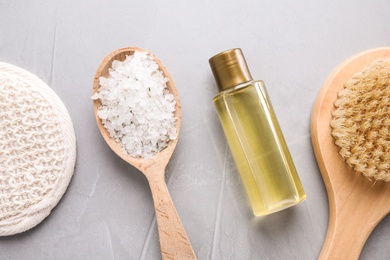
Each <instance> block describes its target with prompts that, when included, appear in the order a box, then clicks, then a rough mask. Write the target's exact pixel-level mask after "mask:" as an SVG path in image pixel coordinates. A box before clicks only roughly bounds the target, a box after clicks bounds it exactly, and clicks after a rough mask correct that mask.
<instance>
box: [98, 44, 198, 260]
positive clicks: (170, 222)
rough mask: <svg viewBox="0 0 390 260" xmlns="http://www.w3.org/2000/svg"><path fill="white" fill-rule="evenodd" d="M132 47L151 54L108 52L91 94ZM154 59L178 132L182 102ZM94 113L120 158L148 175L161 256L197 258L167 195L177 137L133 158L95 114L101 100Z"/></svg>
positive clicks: (159, 64) (111, 146)
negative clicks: (171, 101)
mask: <svg viewBox="0 0 390 260" xmlns="http://www.w3.org/2000/svg"><path fill="white" fill-rule="evenodd" d="M135 51H140V52H147V53H148V55H151V56H153V55H152V54H151V53H150V52H149V51H147V50H144V49H142V48H139V47H128V48H122V49H119V50H116V51H114V52H112V53H110V54H109V55H107V56H106V57H105V58H104V59H103V61H102V62H101V64H100V66H99V68H98V70H97V72H96V75H95V78H94V83H93V90H92V92H93V94H95V93H96V92H98V91H99V88H100V84H99V77H102V76H103V77H107V76H108V72H109V69H110V68H111V65H112V62H113V61H114V60H119V61H124V60H125V59H126V56H128V55H132V54H134V52H135ZM153 58H154V60H155V62H156V63H157V64H158V66H159V70H161V71H162V72H163V74H164V76H165V77H166V78H168V82H167V83H166V84H167V88H168V90H169V92H170V93H171V94H172V95H173V96H174V98H175V101H176V107H175V108H176V109H175V112H174V116H175V118H176V130H177V135H178V136H179V133H180V125H181V117H182V115H181V106H180V100H179V96H178V93H177V89H176V87H175V84H174V82H173V79H172V77H171V75H170V74H169V72H168V70H167V69H166V67H165V66H164V64H163V63H162V62H161V61H160V60H159V59H157V58H156V57H155V56H153ZM93 106H94V113H95V118H96V122H97V125H98V128H99V130H100V132H101V134H102V136H103V138H104V140H105V141H106V143H107V144H108V146H109V147H110V148H111V149H112V150H113V151H114V152H115V153H116V154H117V155H118V156H119V157H121V158H122V159H123V160H125V161H126V162H128V163H129V164H131V165H133V166H134V167H136V168H137V169H138V170H139V171H141V172H142V173H143V174H144V175H145V176H146V178H147V180H148V182H149V185H150V189H151V192H152V196H153V202H154V207H155V212H156V219H157V225H158V233H159V237H160V247H161V254H162V258H163V259H196V256H195V253H194V251H193V249H192V247H191V244H190V241H189V239H188V237H187V234H186V232H185V230H184V227H183V225H182V223H181V220H180V218H179V215H178V213H177V211H176V209H175V206H174V205H173V202H172V199H171V197H170V195H169V192H168V188H167V186H166V183H165V168H166V166H167V164H168V162H169V160H170V158H171V156H172V154H173V151H174V150H175V147H176V144H177V140H178V138H176V139H175V140H171V141H169V142H168V145H167V147H166V148H165V149H163V150H162V151H160V152H159V153H157V154H155V155H154V156H153V157H152V158H150V159H144V158H135V157H132V156H130V155H129V154H123V153H122V150H121V146H120V143H118V142H116V141H115V140H114V139H112V138H111V137H110V134H109V133H108V131H107V130H106V128H105V127H104V126H103V124H102V121H101V119H100V118H99V117H98V115H97V113H98V109H99V107H100V106H101V103H100V100H94V101H93Z"/></svg>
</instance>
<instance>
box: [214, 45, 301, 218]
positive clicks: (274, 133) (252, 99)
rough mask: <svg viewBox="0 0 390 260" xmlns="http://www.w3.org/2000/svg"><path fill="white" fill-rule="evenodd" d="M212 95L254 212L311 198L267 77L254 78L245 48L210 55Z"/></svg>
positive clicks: (272, 210) (261, 213)
mask: <svg viewBox="0 0 390 260" xmlns="http://www.w3.org/2000/svg"><path fill="white" fill-rule="evenodd" d="M209 63H210V66H211V70H212V72H213V74H214V77H215V80H216V82H217V85H218V89H219V91H220V92H219V94H218V95H217V96H216V97H215V98H214V99H213V102H214V105H215V107H216V110H217V112H218V116H219V119H220V121H221V124H222V128H223V130H224V132H225V136H226V138H227V141H228V144H229V147H230V150H231V152H232V155H233V157H234V161H235V163H236V165H237V169H238V171H239V173H240V175H241V178H242V181H243V184H244V186H245V189H246V192H247V194H248V197H249V200H250V203H251V205H252V209H253V212H254V214H255V215H256V216H262V215H267V214H270V213H274V212H277V211H280V210H282V209H285V208H288V207H291V206H293V205H296V204H298V203H299V202H301V201H303V200H304V199H305V198H306V194H305V191H304V190H303V187H302V184H301V181H300V179H299V177H298V174H297V171H296V169H295V166H294V162H293V160H292V158H291V155H290V152H289V150H288V148H287V144H286V142H285V140H284V137H283V134H282V132H281V130H280V127H279V124H278V121H277V119H276V116H275V113H274V110H273V108H272V105H271V103H270V100H269V97H268V94H267V91H266V88H265V85H264V82H263V81H261V80H259V81H254V80H253V79H252V76H251V74H250V72H249V69H248V67H247V65H246V62H245V58H244V56H243V53H242V51H241V49H232V50H227V51H225V52H222V53H219V54H217V55H215V56H213V57H212V58H211V59H210V60H209Z"/></svg>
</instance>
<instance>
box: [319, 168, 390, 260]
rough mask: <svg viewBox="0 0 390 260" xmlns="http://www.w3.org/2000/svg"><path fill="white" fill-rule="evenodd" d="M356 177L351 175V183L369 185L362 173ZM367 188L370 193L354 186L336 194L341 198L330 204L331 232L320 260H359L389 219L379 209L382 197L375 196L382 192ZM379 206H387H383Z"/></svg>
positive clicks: (329, 230) (358, 185) (346, 187)
mask: <svg viewBox="0 0 390 260" xmlns="http://www.w3.org/2000/svg"><path fill="white" fill-rule="evenodd" d="M340 174H346V173H345V172H344V173H340ZM347 174H348V173H347ZM351 174H354V173H351ZM355 176H356V174H355ZM353 177H354V176H351V179H350V180H347V181H352V183H354V184H356V185H357V187H361V185H362V183H360V182H364V181H365V182H369V181H368V180H367V179H365V178H363V177H362V176H359V175H358V174H357V176H356V177H358V178H353ZM353 179H355V180H353ZM356 179H360V180H356ZM356 181H358V183H356ZM367 188H368V190H366V191H364V190H361V189H359V188H357V189H354V186H353V185H346V186H344V187H343V189H345V190H343V192H342V194H340V193H339V194H334V196H337V197H336V200H334V201H333V202H331V201H330V209H329V212H330V215H329V225H328V232H327V235H326V239H325V243H324V245H323V247H322V250H321V253H320V256H319V259H321V260H324V259H336V260H337V259H343V260H344V259H359V255H360V253H361V251H362V249H363V247H364V244H365V242H366V240H367V238H368V237H369V236H370V234H371V232H372V231H373V229H374V228H375V227H376V225H377V224H378V223H379V222H380V221H381V219H382V218H383V217H384V216H386V213H385V212H383V209H382V210H381V209H379V208H378V207H377V206H376V204H377V201H376V199H378V200H379V201H380V200H381V197H379V198H376V196H375V193H376V192H378V191H380V190H382V189H377V187H375V188H372V190H370V189H369V188H370V187H367ZM362 192H363V194H361V193H362ZM364 192H367V194H364ZM379 193H382V192H379ZM365 196H367V197H366V198H365ZM379 205H382V206H383V204H382V203H379ZM387 210H388V209H387Z"/></svg>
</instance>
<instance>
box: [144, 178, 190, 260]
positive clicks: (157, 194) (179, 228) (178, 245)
mask: <svg viewBox="0 0 390 260" xmlns="http://www.w3.org/2000/svg"><path fill="white" fill-rule="evenodd" d="M146 177H147V179H148V181H149V185H150V189H151V191H152V195H153V202H154V207H155V210H156V218H157V226H158V235H159V237H160V247H161V255H162V258H163V259H196V255H195V253H194V250H193V249H192V246H191V243H190V241H189V239H188V237H187V234H186V232H185V230H184V227H183V224H182V223H181V221H180V218H179V215H178V214H177V211H176V208H175V206H174V205H173V202H172V199H171V196H170V195H169V192H168V188H167V185H166V183H165V178H164V172H162V173H161V172H158V173H157V172H154V173H153V174H147V175H146Z"/></svg>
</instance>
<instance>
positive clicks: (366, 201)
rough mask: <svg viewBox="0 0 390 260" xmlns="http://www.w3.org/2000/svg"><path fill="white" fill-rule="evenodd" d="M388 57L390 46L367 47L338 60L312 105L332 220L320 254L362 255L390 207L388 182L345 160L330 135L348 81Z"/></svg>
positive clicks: (338, 256)
mask: <svg viewBox="0 0 390 260" xmlns="http://www.w3.org/2000/svg"><path fill="white" fill-rule="evenodd" d="M388 58H390V48H380V49H374V50H369V51H366V52H363V53H360V54H357V55H356V56H353V57H352V58H350V59H348V60H346V61H345V62H343V63H342V64H340V65H339V66H338V67H337V68H336V69H335V70H334V71H333V72H332V74H331V75H330V76H329V78H328V79H327V81H326V82H325V84H324V85H323V87H322V89H321V91H320V93H319V95H318V97H317V101H316V103H315V105H314V108H313V113H312V119H311V136H312V143H313V148H314V152H315V155H316V158H317V162H318V166H319V168H320V171H321V174H322V178H323V180H324V183H325V187H326V190H327V193H328V200H329V224H328V231H327V235H326V238H325V242H324V245H323V247H322V251H321V253H320V255H319V259H358V258H359V255H360V252H361V251H362V249H363V246H364V244H365V242H366V240H367V238H368V237H369V235H370V234H371V232H372V231H373V229H374V228H375V227H376V225H377V224H378V223H379V222H380V221H381V220H382V219H383V218H384V217H385V216H386V215H387V214H388V213H389V212H390V200H389V198H390V183H389V182H384V181H377V182H373V181H370V180H369V179H368V178H366V177H364V176H363V175H362V174H360V173H357V172H355V171H354V170H353V169H352V168H351V167H350V166H348V165H347V163H345V162H344V160H343V159H342V157H341V155H340V154H339V153H338V148H337V146H336V145H335V143H334V139H333V136H332V135H331V132H332V129H331V126H330V121H331V120H332V114H331V112H332V111H333V109H334V106H333V104H334V102H335V101H336V99H337V93H338V92H340V91H341V90H342V89H343V86H344V82H346V81H348V80H349V79H350V78H352V77H353V75H354V74H355V73H357V72H359V71H362V70H363V69H364V68H366V67H367V66H369V65H370V64H372V63H373V62H374V61H377V60H383V59H388Z"/></svg>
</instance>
